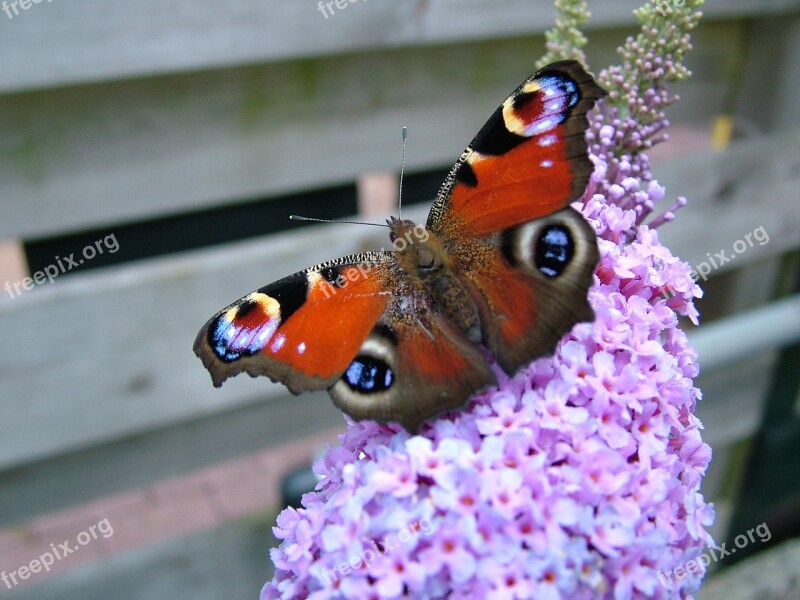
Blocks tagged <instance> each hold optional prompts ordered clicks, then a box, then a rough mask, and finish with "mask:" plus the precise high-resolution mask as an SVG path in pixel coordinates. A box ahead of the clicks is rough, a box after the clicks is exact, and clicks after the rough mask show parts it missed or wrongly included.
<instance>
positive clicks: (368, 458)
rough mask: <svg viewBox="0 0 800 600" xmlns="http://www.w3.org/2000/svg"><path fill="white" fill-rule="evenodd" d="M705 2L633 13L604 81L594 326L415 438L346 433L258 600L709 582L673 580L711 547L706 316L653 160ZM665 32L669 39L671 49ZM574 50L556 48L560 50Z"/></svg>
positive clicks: (289, 521) (667, 587) (290, 513)
mask: <svg viewBox="0 0 800 600" xmlns="http://www.w3.org/2000/svg"><path fill="white" fill-rule="evenodd" d="M559 4H560V8H561V9H562V10H565V9H564V6H565V5H570V6H571V5H572V4H575V5H582V4H584V3H581V2H576V1H573V2H572V3H570V0H559ZM696 4H697V2H692V1H691V0H687V2H686V3H685V5H682V8H675V10H674V11H673V12H672V13H670V14H669V15H668V16H667V17H664V18H663V20H662V21H660V22H659V23H661V25H663V26H662V27H661V29H660V30H659V29H658V28H657V27H655V26H654V23H656V21H657V20H658V19H659V16H658V13H657V12H656V11H654V10H653V9H652V7H648V8H649V12H648V10H647V9H641V10H640V11H639V12H637V16H638V17H639V18H640V22H641V23H642V32H643V33H642V34H641V35H640V36H639V37H638V38H636V39H630V40H628V42H627V43H626V45H625V46H624V48H623V52H622V54H623V59H624V64H623V65H622V66H621V67H612V68H610V69H608V70H607V71H604V72H603V74H601V80H603V82H604V85H606V86H607V87H609V89H610V91H611V94H610V95H609V97H608V99H607V101H606V103H605V104H602V103H601V105H600V106H599V107H598V109H597V110H595V111H594V112H593V113H592V114H591V115H590V122H591V126H590V130H589V132H588V140H589V144H590V152H591V157H592V160H593V161H594V163H595V172H594V174H593V175H592V177H591V180H590V182H589V185H588V188H587V190H586V194H585V195H584V197H583V198H582V199H581V200H580V201H579V202H576V203H575V205H574V207H575V208H576V209H577V210H580V211H581V212H582V213H583V215H584V216H585V217H586V219H587V221H588V222H589V223H590V224H591V225H592V226H593V227H594V228H595V230H596V231H597V234H598V245H599V249H600V263H599V265H598V267H597V270H596V276H595V283H594V286H593V287H592V289H591V290H590V292H589V302H590V303H591V305H592V307H593V308H594V311H595V315H596V319H595V321H594V322H593V323H581V324H578V325H576V326H575V327H574V328H573V330H572V331H571V332H570V333H569V334H568V335H566V336H565V337H564V338H563V339H562V340H561V341H560V343H559V345H558V347H557V348H556V352H555V354H554V355H553V356H551V357H546V358H541V359H539V360H536V361H535V362H533V363H531V364H530V365H529V366H528V367H527V368H524V369H522V370H521V371H520V372H519V373H517V375H516V376H514V377H512V378H508V377H506V376H505V375H504V374H503V373H502V372H501V371H500V370H499V369H497V370H496V371H497V372H496V374H497V379H498V381H499V382H500V383H499V385H498V387H497V388H495V389H492V390H489V391H486V392H484V393H482V394H479V395H476V396H475V397H474V398H473V399H472V400H471V401H470V403H469V404H468V406H467V407H466V408H465V409H464V410H462V411H455V412H452V413H449V414H446V415H443V416H441V417H439V418H438V419H435V420H433V421H431V422H429V423H426V424H424V425H423V426H422V428H421V431H420V433H419V434H418V435H415V436H411V435H409V434H408V433H407V432H405V431H404V430H402V429H400V428H399V427H396V426H391V425H382V424H376V423H373V422H352V421H350V420H349V419H348V420H347V430H346V431H345V433H344V434H343V435H342V436H341V438H340V439H341V444H340V445H339V446H337V447H335V448H329V449H328V451H327V452H326V453H325V455H324V456H323V457H322V458H321V459H320V460H319V461H318V462H317V464H316V465H315V471H316V472H317V473H318V474H320V475H322V476H323V479H322V481H321V482H320V483H319V484H318V486H317V489H316V490H315V491H314V492H312V493H310V494H306V495H305V496H304V498H303V506H304V508H301V509H299V510H295V509H287V510H285V511H283V512H282V513H281V515H280V516H279V517H278V521H277V526H276V527H275V528H274V531H275V535H276V536H277V537H278V538H279V539H281V540H282V543H281V544H280V546H279V547H278V548H276V549H273V550H272V553H271V556H272V561H273V563H274V564H275V576H274V578H273V579H272V581H270V582H269V583H267V585H266V586H265V587H264V589H263V590H262V592H261V598H262V600H265V599H267V598H313V599H322V598H358V599H363V598H400V597H404V598H420V599H423V598H425V599H427V598H489V597H491V598H509V599H513V598H537V599H545V600H550V599H552V600H556V599H559V598H569V599H579V600H580V599H587V600H594V599H597V598H609V599H614V600H625V599H634V598H691V594H692V593H694V591H695V590H696V589H697V588H698V587H699V585H700V582H701V580H702V577H703V574H704V573H703V572H690V571H689V570H688V569H685V573H686V574H685V577H683V578H680V579H678V578H677V577H674V576H673V577H665V576H664V573H671V572H672V571H673V570H674V569H675V568H676V567H685V565H686V564H687V562H688V561H689V560H691V559H693V558H695V557H697V556H698V555H699V554H700V552H701V551H702V549H703V548H704V547H705V546H706V545H708V544H710V543H711V542H712V540H711V538H710V536H709V534H708V533H707V532H706V530H705V528H706V527H708V526H709V525H710V524H711V523H712V521H713V509H712V507H711V506H710V505H708V504H707V503H706V502H705V500H704V499H703V497H702V495H700V493H699V488H700V483H701V479H702V477H703V475H704V473H705V471H706V468H707V466H708V464H709V461H710V459H711V450H710V448H709V446H708V445H707V444H705V443H703V441H702V440H701V437H700V430H701V429H702V425H701V423H700V422H699V420H698V419H697V418H696V417H695V415H694V411H695V403H696V402H697V400H698V399H699V398H700V392H699V390H698V389H697V388H696V387H694V385H693V382H692V379H693V378H694V377H695V376H696V375H697V373H698V367H697V356H696V353H695V351H694V349H693V348H692V347H691V346H689V344H688V343H687V339H686V335H685V334H684V332H683V331H682V330H681V329H679V328H678V316H679V315H684V316H687V317H689V318H690V319H691V320H692V321H694V322H697V311H696V309H695V308H694V305H693V300H694V298H696V297H699V296H700V289H699V287H698V286H697V285H696V284H695V282H694V281H693V279H692V277H691V269H690V267H689V265H688V264H687V263H685V262H683V261H681V260H679V259H678V258H676V257H674V256H673V255H672V253H671V252H670V251H669V249H667V248H665V247H664V246H663V245H661V243H660V242H659V239H658V233H657V231H656V227H658V226H659V225H661V224H663V223H665V222H667V221H670V220H672V219H673V218H674V217H675V212H676V211H677V210H678V209H679V208H680V207H681V206H683V205H684V204H685V202H686V200H685V199H684V198H678V199H677V200H676V201H674V203H673V205H672V206H670V207H669V208H668V209H666V210H663V212H662V213H661V215H660V216H656V217H654V218H653V214H654V212H655V209H656V206H658V205H659V204H660V203H661V202H663V201H664V200H665V198H666V197H667V194H666V190H665V189H664V188H663V187H662V186H661V185H659V184H658V182H657V181H656V180H655V179H654V178H653V177H652V175H651V173H650V163H649V160H648V158H647V156H646V155H645V154H644V151H646V150H647V149H648V148H650V147H651V146H652V145H653V144H654V143H657V142H659V141H661V140H663V139H664V138H665V128H666V126H667V121H666V118H665V116H664V112H663V109H664V107H665V106H666V105H667V104H669V103H670V102H672V101H673V98H671V97H670V96H669V95H668V94H667V92H666V89H665V86H664V83H665V82H666V81H670V80H674V79H677V78H680V76H681V75H685V69H684V68H683V67H682V66H681V65H680V64H679V62H678V60H679V58H680V57H681V56H682V53H683V52H684V51H685V50H687V49H688V47H689V40H688V33H687V32H688V31H689V30H690V29H691V28H692V27H693V26H694V24H695V23H696V20H697V16H696V13H693V12H692V11H693V7H694V6H695V5H696ZM574 14H578V13H574ZM576 18H577V17H576ZM576 22H577V21H576V20H575V18H573V20H572V21H570V27H573V28H574V26H575V24H576ZM665 23H666V25H664V24H665ZM664 27H667V28H669V27H671V28H673V30H674V31H673V30H671V31H673V33H674V36H673V38H671V39H670V38H667V39H668V40H669V41H668V43H664V42H663V40H662V41H661V42H660V43H659V39H658V37H657V35H656V34H657V33H658V31H661V34H662V35H665V34H664V33H663V31H664V30H665V29H664ZM654 32H655V33H654ZM562 34H563V31H562ZM570 36H571V37H570ZM576 36H577V34H575V33H574V31H573V32H572V33H570V35H566V34H563V35H561V36H557V35H556V36H551V37H549V38H548V40H549V41H550V51H551V52H553V51H554V48H556V49H559V48H560V47H559V46H558V44H565V45H567V46H569V44H570V43H573V44H574V43H576V42H575V40H579V38H578V37H576ZM570 40H572V42H570ZM560 49H561V50H564V49H563V48H560ZM567 50H569V52H567V51H564V55H571V56H574V55H575V54H576V53H577V52H578V50H579V49H578V48H577V47H575V46H572V47H569V48H567ZM648 221H649V224H648ZM693 564H697V563H693ZM702 568H703V567H702V566H700V569H702Z"/></svg>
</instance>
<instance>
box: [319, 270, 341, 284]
mask: <svg viewBox="0 0 800 600" xmlns="http://www.w3.org/2000/svg"><path fill="white" fill-rule="evenodd" d="M319 274H320V275H322V278H323V279H324V280H325V281H327V282H328V283H330V284H332V285H336V280H337V279H339V277H340V276H341V274H342V272H341V270H340V269H339V268H338V267H325V268H324V269H321V270H320V272H319Z"/></svg>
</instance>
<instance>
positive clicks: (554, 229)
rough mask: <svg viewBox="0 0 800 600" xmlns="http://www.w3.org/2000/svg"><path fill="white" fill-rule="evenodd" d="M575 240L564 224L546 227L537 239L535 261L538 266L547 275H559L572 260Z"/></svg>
mask: <svg viewBox="0 0 800 600" xmlns="http://www.w3.org/2000/svg"><path fill="white" fill-rule="evenodd" d="M574 255H575V241H574V240H573V239H572V233H571V232H570V230H569V229H567V228H566V227H565V226H564V225H549V226H547V227H544V228H543V229H542V231H541V234H540V235H539V239H537V240H536V248H535V250H534V261H535V264H536V268H537V269H539V271H541V272H542V273H543V274H544V275H546V276H547V277H558V276H559V275H561V273H563V271H564V269H565V268H566V267H567V265H569V263H570V262H572V257H573V256H574Z"/></svg>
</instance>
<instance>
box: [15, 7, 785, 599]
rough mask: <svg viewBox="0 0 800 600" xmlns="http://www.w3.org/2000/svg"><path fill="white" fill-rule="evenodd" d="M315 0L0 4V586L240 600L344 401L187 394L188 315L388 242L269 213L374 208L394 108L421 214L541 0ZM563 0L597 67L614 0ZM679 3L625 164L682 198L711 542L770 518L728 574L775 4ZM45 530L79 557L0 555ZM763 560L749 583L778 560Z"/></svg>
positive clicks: (236, 389)
mask: <svg viewBox="0 0 800 600" xmlns="http://www.w3.org/2000/svg"><path fill="white" fill-rule="evenodd" d="M329 4H331V6H327V5H324V4H322V3H320V4H318V3H317V2H316V1H314V0H270V1H269V2H266V1H262V2H255V1H252V0H250V1H247V0H229V1H228V2H225V3H219V2H215V1H212V0H192V1H191V2H190V1H188V0H180V1H175V2H170V3H166V2H156V1H155V0H139V1H137V2H135V3H134V2H126V1H123V0H69V1H67V0H54V1H53V2H49V1H48V2H46V3H45V2H41V3H32V1H31V0H20V1H18V2H11V3H6V2H3V3H2V5H0V6H1V7H2V8H0V11H1V12H0V286H3V287H2V289H0V572H5V573H8V572H12V571H14V572H17V575H16V576H17V580H16V583H13V584H11V583H9V582H7V581H5V580H3V581H0V597H7V598H9V600H27V599H31V600H33V599H36V600H47V599H50V598H59V599H60V600H65V599H66V600H71V599H73V598H74V599H79V598H80V599H84V598H111V597H113V598H115V599H121V600H127V599H137V600H138V599H143V598H144V599H153V600H158V599H165V598H168V599H181V598H192V599H193V600H205V599H220V598H225V599H231V600H238V599H242V600H244V599H247V598H256V597H257V594H258V590H259V589H260V587H261V585H262V584H263V583H264V582H265V581H266V580H267V579H268V577H270V574H271V570H270V563H269V560H268V548H269V547H270V545H271V544H273V543H274V540H273V538H272V537H271V526H272V525H273V524H274V518H275V514H276V513H277V512H278V511H279V510H280V509H281V508H282V507H283V505H284V504H285V503H286V502H288V501H289V500H290V498H289V497H287V495H286V494H285V493H282V490H281V488H282V486H283V487H286V485H287V481H288V482H289V483H291V482H294V481H296V479H297V477H298V476H297V475H295V476H293V477H290V478H289V479H288V480H287V476H290V474H292V473H295V472H298V470H299V473H300V475H299V477H300V478H301V479H302V477H303V474H304V473H305V474H306V475H307V473H308V472H307V471H304V470H303V468H304V467H305V466H306V465H307V464H308V463H309V461H310V460H311V459H312V457H313V456H314V454H315V453H316V452H318V451H319V449H320V448H322V447H324V445H325V444H326V443H328V442H331V441H334V440H335V436H336V434H337V433H338V432H340V431H342V430H343V427H344V425H343V421H342V417H341V415H340V414H339V413H338V411H336V410H335V409H334V408H333V406H332V404H331V402H330V400H329V399H328V396H327V394H307V395H304V396H300V397H293V396H291V395H289V394H288V393H287V392H286V390H285V389H284V388H283V387H281V386H276V385H273V384H271V383H270V382H269V381H267V380H266V379H264V380H261V379H259V380H252V379H250V378H248V377H238V378H235V379H233V380H230V381H228V382H227V383H226V384H225V386H224V388H223V389H221V390H216V389H214V388H213V387H212V385H211V382H210V379H209V376H208V374H207V372H206V371H205V369H203V367H202V365H201V364H200V362H199V361H198V360H197V359H196V358H195V357H194V355H193V354H192V351H191V347H192V342H193V340H194V336H195V334H196V332H197V331H198V329H199V328H200V326H201V325H202V324H203V323H204V322H205V320H206V319H207V318H208V317H210V316H211V315H212V314H213V313H214V312H215V311H217V310H218V309H219V308H221V307H223V306H225V305H226V304H228V303H229V302H231V301H233V300H235V299H236V298H239V297H240V296H242V295H244V294H246V293H248V292H250V291H251V290H253V289H255V288H257V287H260V286H262V285H264V284H266V283H268V282H270V281H273V280H275V279H278V278H279V277H281V276H284V275H286V274H289V273H292V272H294V271H297V270H300V269H302V268H305V267H307V266H309V265H312V264H315V263H317V262H320V261H323V260H326V259H330V258H333V257H337V256H341V255H344V254H349V253H351V252H355V251H359V250H363V249H378V248H380V247H382V246H384V245H386V244H387V242H388V241H387V240H386V239H385V237H384V236H383V233H382V232H378V233H376V232H375V231H373V229H374V228H369V227H355V226H341V225H335V226H333V225H327V226H326V225H322V226H320V225H314V226H307V225H305V226H301V225H302V224H298V223H296V222H290V221H289V220H288V215H289V214H292V213H299V214H305V215H310V216H314V217H319V218H340V217H351V216H353V215H357V214H359V215H361V217H362V218H368V219H374V220H378V219H379V218H381V217H382V216H384V215H386V214H389V213H391V212H392V211H393V210H395V206H396V201H397V192H398V188H397V175H398V170H399V165H400V158H401V128H402V127H403V126H407V127H408V131H409V134H408V157H407V172H406V178H405V185H404V190H403V195H404V201H405V202H408V213H409V217H411V218H415V219H417V220H420V221H421V220H423V219H424V215H425V214H426V210H427V207H428V206H429V204H430V202H431V200H432V199H433V197H434V195H435V193H436V190H437V189H438V187H439V184H440V183H441V181H442V179H443V178H444V175H445V173H446V172H447V170H448V169H449V168H450V166H451V165H452V163H453V162H454V161H455V159H456V158H457V157H458V156H459V154H460V153H461V151H462V149H463V148H464V147H465V145H466V144H467V143H468V142H469V140H470V139H471V138H472V136H473V135H474V134H475V133H476V132H477V130H478V129H479V128H480V127H481V125H482V124H483V123H484V121H485V120H486V119H487V118H488V116H489V115H490V114H491V113H492V111H493V110H494V109H495V108H496V106H497V105H498V104H499V103H500V102H501V101H502V100H503V99H504V98H505V96H506V95H507V94H508V93H509V92H510V91H511V90H512V89H514V88H515V87H516V86H517V85H518V84H519V82H521V81H522V80H523V78H525V77H526V76H527V75H529V74H530V73H531V72H532V71H533V70H534V63H535V61H536V60H537V58H538V57H539V56H540V55H541V54H542V53H543V50H544V38H543V32H544V31H545V30H546V29H547V28H549V27H550V26H551V25H552V23H553V19H554V16H555V11H554V9H553V5H552V2H551V1H549V0H491V1H488V0H487V1H479V0H471V1H467V0H462V1H457V0H419V1H405V2H393V3H389V2H377V1H373V2H367V1H366V0H349V2H341V1H337V3H329ZM338 5H341V6H343V7H344V8H339V7H338ZM589 5H590V9H591V10H592V13H593V19H592V21H591V23H590V26H589V27H588V28H587V33H588V35H589V39H590V43H589V46H588V48H587V55H588V58H589V63H590V64H589V66H590V69H591V70H593V71H595V72H598V71H599V70H600V69H601V68H602V67H604V66H606V65H608V64H611V63H613V62H615V61H616V60H617V57H616V54H615V48H616V47H617V46H618V45H619V44H621V43H622V42H623V41H624V38H625V36H626V35H629V34H632V33H634V32H635V20H634V18H633V16H632V13H631V11H632V10H633V9H634V8H635V7H636V6H637V5H638V2H636V1H633V0H593V1H591V2H590V3H589ZM704 12H705V13H706V17H705V18H704V20H703V21H702V22H701V26H700V28H699V29H698V30H697V31H696V33H695V35H694V45H695V50H694V51H693V53H692V54H691V55H690V56H689V59H688V65H689V66H690V67H691V69H692V70H693V71H694V76H693V77H692V78H691V79H690V80H689V81H688V82H686V83H683V84H681V85H678V86H675V87H674V89H673V91H675V92H677V93H679V94H680V95H681V98H682V100H681V102H680V103H679V104H677V105H676V106H674V107H673V108H672V109H671V111H670V118H671V121H672V129H671V140H670V141H669V142H668V143H666V144H663V145H662V146H660V147H658V148H657V149H656V150H655V151H654V153H653V158H654V165H653V171H654V174H655V175H656V177H657V178H658V179H659V180H660V181H661V182H662V183H663V184H665V185H666V186H667V192H668V198H669V199H674V198H675V197H676V196H679V195H683V196H686V197H687V198H688V199H689V205H688V206H687V207H686V208H685V209H683V210H681V211H680V212H679V214H678V218H677V220H676V221H675V222H674V223H671V224H668V225H666V226H665V227H663V228H662V229H661V230H660V232H661V237H662V239H663V240H664V241H665V242H666V243H667V245H668V246H669V247H670V248H671V250H672V252H673V253H674V254H676V255H678V256H680V257H682V258H683V259H685V260H687V261H688V262H689V263H690V264H692V265H694V266H695V267H698V266H699V265H701V264H703V263H705V264H709V265H711V264H712V262H713V263H716V264H715V266H714V267H709V268H708V274H707V277H708V280H707V281H705V282H704V283H702V285H703V287H704V290H705V297H704V298H703V299H702V300H701V301H699V302H698V308H699V310H700V312H701V320H702V325H701V326H700V327H699V328H695V327H693V326H692V325H691V324H687V328H688V329H689V330H690V336H691V339H692V342H693V343H694V344H695V345H696V346H697V347H698V349H699V350H700V353H701V358H700V362H701V367H702V375H701V376H700V378H699V379H698V382H697V383H698V385H699V386H700V387H701V388H702V390H703V393H704V399H703V400H702V402H701V403H700V406H699V408H698V413H699V416H700V417H701V419H702V420H703V422H704V424H705V427H706V430H705V433H704V439H705V440H706V441H707V442H708V443H710V444H711V445H712V446H713V448H714V459H713V462H712V466H711V469H710V471H709V474H708V476H707V478H706V480H705V483H704V488H703V492H704V494H705V495H706V496H707V497H708V498H710V499H711V500H713V501H714V502H716V506H717V521H716V524H715V526H714V528H713V534H714V536H715V539H716V540H717V542H723V541H727V542H728V547H729V548H730V547H731V546H732V545H733V544H734V541H735V539H736V536H737V535H740V534H745V533H746V532H747V531H748V530H749V529H752V528H755V527H756V526H757V525H759V524H761V523H766V524H767V525H768V527H769V530H770V532H771V539H770V540H769V542H761V541H760V539H759V538H756V539H755V542H753V543H749V544H748V545H746V547H744V548H741V549H740V550H738V553H737V554H736V556H735V557H734V556H731V557H728V558H725V559H724V561H720V563H719V564H718V565H715V566H716V567H721V569H720V573H719V575H720V576H726V575H725V571H726V570H727V571H731V572H732V573H734V574H732V575H727V577H729V578H730V577H735V576H736V575H735V569H736V567H735V565H736V564H737V563H739V560H740V558H743V557H745V556H746V555H748V554H751V553H753V552H756V551H759V552H760V551H766V550H767V549H768V548H770V547H772V546H776V545H778V544H779V543H780V542H782V541H785V540H787V539H789V538H792V537H794V536H796V535H797V534H798V533H800V419H798V404H799V402H800V399H799V397H798V389H799V388H800V386H799V385H798V382H799V380H800V296H798V279H799V278H800V252H799V249H800V198H798V195H799V193H798V189H800V112H798V110H797V98H798V97H800V0H770V1H769V2H765V1H764V0H709V1H708V2H707V4H706V6H705V9H704ZM665 204H666V201H665ZM662 210H663V209H662ZM720 251H725V253H726V256H728V257H730V256H731V255H732V254H735V258H733V259H731V260H728V261H726V262H724V264H719V263H721V262H722V261H721V260H718V259H717V260H715V259H714V257H715V256H716V255H717V253H719V252H720ZM703 269H705V268H704V267H703ZM37 273H38V275H37ZM29 277H30V278H31V279H26V278H29ZM301 487H302V484H301ZM112 530H113V533H110V531H112ZM64 541H70V544H71V545H72V546H76V547H79V549H78V550H76V551H74V552H72V553H71V554H70V555H69V556H64V557H63V558H61V559H59V560H56V561H54V563H53V565H52V566H48V567H49V572H45V571H44V570H41V571H40V572H38V573H28V577H21V575H22V574H24V572H23V573H22V574H20V573H19V569H20V567H22V566H25V565H29V564H30V562H31V560H33V559H37V558H38V557H40V556H41V555H42V554H43V553H44V552H52V551H54V550H55V549H57V548H58V547H59V544H61V543H62V542H64ZM84 542H85V543H84ZM786 548H789V550H788V551H791V552H794V553H795V554H794V556H795V557H797V556H800V550H798V547H797V546H792V545H791V542H790V545H789V546H787V545H786V544H783V545H782V546H780V547H779V548H778V550H773V552H775V551H777V552H786V551H787V550H785V549H786ZM781 549H783V550H781ZM760 553H761V554H769V552H760ZM784 556H785V555H784ZM757 559H758V557H756V558H755V560H757ZM746 562H748V561H745V563H746ZM782 562H783V565H784V566H783V568H782V569H781V570H780V571H779V572H778V573H777V574H773V575H772V579H773V580H774V581H777V580H779V579H780V578H781V577H783V578H784V579H785V578H786V577H788V576H789V575H790V574H791V573H790V570H787V567H786V565H787V564H794V565H795V568H796V565H797V564H798V563H800V561H798V560H797V559H796V558H795V559H794V560H793V561H789V562H786V560H783V561H782ZM726 567H729V568H728V569H726ZM795 575H796V574H795ZM739 577H742V576H741V575H739ZM744 580H745V581H748V580H749V581H752V580H753V577H752V576H746V577H745V578H744ZM8 581H11V580H8ZM721 581H722V580H721ZM725 582H726V585H727V586H728V588H729V589H731V587H730V586H731V585H732V584H731V579H727V580H725ZM713 583H714V582H712V584H713ZM734 587H736V586H734ZM714 589H715V588H714V587H713V585H709V586H708V591H707V595H706V596H705V597H707V598H711V597H715V596H713V594H714ZM700 597H701V598H702V597H703V595H701V596H700ZM724 597H728V598H730V597H733V596H730V595H728V596H724ZM737 597H738V596H737Z"/></svg>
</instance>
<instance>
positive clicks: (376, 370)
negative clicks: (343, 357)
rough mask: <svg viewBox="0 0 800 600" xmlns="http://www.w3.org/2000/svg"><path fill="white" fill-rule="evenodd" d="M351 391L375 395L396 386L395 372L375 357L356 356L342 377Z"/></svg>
mask: <svg viewBox="0 0 800 600" xmlns="http://www.w3.org/2000/svg"><path fill="white" fill-rule="evenodd" d="M342 379H343V380H344V382H345V383H346V384H347V385H348V386H349V387H350V389H351V390H353V391H354V392H357V393H359V394H375V393H378V392H384V391H386V390H388V389H389V388H390V387H392V385H393V384H394V372H393V371H392V369H391V368H389V365H387V364H386V363H385V362H384V361H382V360H380V359H378V358H375V357H373V356H365V355H360V356H356V357H355V359H354V360H353V362H352V363H350V366H349V367H347V371H345V372H344V375H342Z"/></svg>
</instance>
